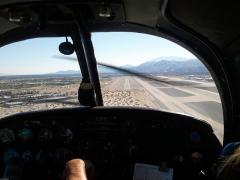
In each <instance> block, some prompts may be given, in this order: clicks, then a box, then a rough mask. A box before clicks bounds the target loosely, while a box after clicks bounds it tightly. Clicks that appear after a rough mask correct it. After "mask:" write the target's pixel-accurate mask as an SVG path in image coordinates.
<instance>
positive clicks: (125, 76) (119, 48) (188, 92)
mask: <svg viewBox="0 0 240 180" xmlns="http://www.w3.org/2000/svg"><path fill="white" fill-rule="evenodd" d="M92 39H93V44H94V48H95V55H96V58H97V61H99V62H102V63H106V64H110V65H113V66H116V67H119V68H121V69H125V70H129V71H132V72H137V73H139V74H140V75H139V76H136V75H133V74H131V73H123V72H121V71H117V70H114V69H109V68H106V67H102V66H99V70H100V78H101V79H100V81H101V87H102V92H103V99H104V105H106V106H136V107H147V108H154V109H159V110H163V111H170V112H175V113H184V114H187V115H190V116H194V117H196V118H200V119H203V120H206V121H207V122H209V123H210V124H211V125H212V126H213V128H214V130H215V131H216V134H217V136H218V137H219V139H220V140H222V138H223V112H222V105H221V100H220V97H219V93H218V90H217V88H216V85H215V82H214V81H213V79H212V77H211V75H210V73H209V71H208V70H207V68H206V67H205V66H204V65H203V63H202V62H201V61H200V60H199V59H197V58H196V57H195V56H194V55H193V54H191V53H190V52H189V51H187V50H186V49H184V48H182V47H180V46H179V45H177V44H175V43H173V42H170V41H168V40H165V39H163V38H160V37H156V36H151V35H146V34H139V33H127V32H124V33H120V32H116V33H94V34H93V37H92ZM146 77H148V78H146Z"/></svg>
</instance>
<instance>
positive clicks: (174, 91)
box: [108, 76, 223, 141]
mask: <svg viewBox="0 0 240 180" xmlns="http://www.w3.org/2000/svg"><path fill="white" fill-rule="evenodd" d="M161 78H164V80H165V81H168V82H169V83H168V84H166V83H162V82H157V81H153V80H146V79H142V78H139V77H133V76H121V77H114V78H112V81H111V83H110V84H109V85H108V88H109V89H111V90H113V91H116V90H121V91H131V90H132V91H134V90H140V91H144V92H146V93H147V94H148V95H149V96H150V97H151V101H152V103H153V108H155V109H159V110H164V111H170V112H174V113H181V114H187V115H190V116H193V117H196V118H199V119H202V120H205V121H207V122H208V123H209V124H211V126H212V128H213V130H214V133H215V134H216V136H217V137H218V138H219V139H220V141H222V139H223V114H222V106H221V100H220V97H219V94H218V91H217V88H216V87H215V84H214V82H213V81H202V80H194V79H193V80H189V79H183V78H179V77H171V78H170V77H161Z"/></svg>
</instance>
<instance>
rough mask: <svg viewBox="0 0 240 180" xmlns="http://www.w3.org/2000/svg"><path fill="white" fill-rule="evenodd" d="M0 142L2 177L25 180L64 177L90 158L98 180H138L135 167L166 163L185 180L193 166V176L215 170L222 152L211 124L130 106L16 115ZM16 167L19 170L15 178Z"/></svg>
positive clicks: (1, 129)
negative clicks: (75, 162) (72, 165)
mask: <svg viewBox="0 0 240 180" xmlns="http://www.w3.org/2000/svg"><path fill="white" fill-rule="evenodd" d="M0 144H1V148H0V157H1V166H0V167H1V169H0V170H1V176H2V177H9V176H15V177H21V178H20V179H33V177H34V179H42V178H45V179H60V178H61V176H62V172H63V169H64V166H65V162H66V161H68V160H70V159H72V158H82V159H88V160H90V161H91V162H92V163H93V164H94V166H95V169H96V176H97V179H113V178H114V179H122V178H125V179H132V177H133V171H134V164H135V163H146V164H154V165H159V166H161V165H162V164H166V165H167V166H168V167H171V168H174V172H175V173H174V177H175V179H181V178H183V177H186V169H187V168H188V167H191V168H190V169H191V170H192V173H191V171H190V173H189V176H191V177H192V176H194V175H196V174H197V173H198V171H200V170H204V171H209V169H210V166H211V164H212V163H213V162H214V160H215V158H216V157H217V156H218V153H219V151H220V150H221V145H220V143H219V141H218V140H217V138H216V137H215V135H214V134H213V132H212V129H211V127H210V126H209V125H208V124H206V123H205V122H202V121H200V120H196V119H193V118H192V117H188V116H183V115H176V114H171V113H166V112H160V111H154V110H143V109H126V108H119V109H118V108H115V109H109V108H93V109H86V108H83V109H81V108H80V109H75V108H74V109H68V110H54V111H48V112H37V113H26V114H24V115H15V116H11V117H8V118H6V119H3V120H2V121H1V122H0ZM14 167H18V168H17V169H18V171H16V172H15V174H11V173H12V172H13V169H14ZM20 167H21V168H20ZM194 167H195V168H194ZM19 168H20V169H21V170H19ZM184 168H185V169H184ZM29 172H30V173H29ZM188 172H189V170H188ZM36 174H38V176H37V177H35V176H36ZM119 174H121V175H120V176H119Z"/></svg>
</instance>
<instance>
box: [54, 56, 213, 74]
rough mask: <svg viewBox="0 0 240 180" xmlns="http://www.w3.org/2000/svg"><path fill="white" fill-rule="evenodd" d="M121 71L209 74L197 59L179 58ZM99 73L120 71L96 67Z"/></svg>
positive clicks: (154, 60) (68, 72)
mask: <svg viewBox="0 0 240 180" xmlns="http://www.w3.org/2000/svg"><path fill="white" fill-rule="evenodd" d="M121 68H123V69H127V70H132V71H135V72H139V73H151V74H161V75H206V74H209V72H208V70H207V68H206V67H205V66H204V65H203V63H202V62H201V61H200V60H198V59H188V58H179V57H160V58H156V59H152V60H150V61H147V62H145V63H142V64H140V65H137V66H133V65H124V66H121ZM98 70H99V72H100V73H102V74H104V73H106V74H119V73H121V72H120V71H117V70H114V69H111V68H107V67H103V66H98ZM55 74H79V71H72V70H69V71H58V72H56V73H55Z"/></svg>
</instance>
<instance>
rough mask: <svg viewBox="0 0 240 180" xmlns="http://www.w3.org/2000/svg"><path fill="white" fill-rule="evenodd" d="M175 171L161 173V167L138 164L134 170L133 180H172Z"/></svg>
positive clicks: (169, 169)
mask: <svg viewBox="0 0 240 180" xmlns="http://www.w3.org/2000/svg"><path fill="white" fill-rule="evenodd" d="M172 179H173V169H172V168H168V169H167V170H166V171H160V170H159V166H155V165H149V164H142V163H136V164H135V168H134V174H133V180H172Z"/></svg>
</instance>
